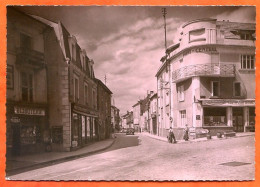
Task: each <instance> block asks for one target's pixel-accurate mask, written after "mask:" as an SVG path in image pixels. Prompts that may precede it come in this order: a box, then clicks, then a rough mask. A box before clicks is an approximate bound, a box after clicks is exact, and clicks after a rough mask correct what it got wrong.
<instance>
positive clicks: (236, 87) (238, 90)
mask: <svg viewBox="0 0 260 187" xmlns="http://www.w3.org/2000/svg"><path fill="white" fill-rule="evenodd" d="M234 96H241V84H240V82H235V83H234Z"/></svg>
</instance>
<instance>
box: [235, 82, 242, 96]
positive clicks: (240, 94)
mask: <svg viewBox="0 0 260 187" xmlns="http://www.w3.org/2000/svg"><path fill="white" fill-rule="evenodd" d="M236 84H239V95H236V86H235V85H236ZM241 91H242V90H241V82H234V83H233V96H234V97H241V96H242V93H241Z"/></svg>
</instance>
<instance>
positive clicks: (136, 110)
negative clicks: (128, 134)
mask: <svg viewBox="0 0 260 187" xmlns="http://www.w3.org/2000/svg"><path fill="white" fill-rule="evenodd" d="M140 103H141V101H138V102H137V103H136V104H134V105H133V123H134V129H135V132H140V131H141V129H140V122H141V115H140V113H141V104H140Z"/></svg>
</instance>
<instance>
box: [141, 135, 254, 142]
mask: <svg viewBox="0 0 260 187" xmlns="http://www.w3.org/2000/svg"><path fill="white" fill-rule="evenodd" d="M144 136H147V137H149V138H152V139H155V140H159V141H162V142H167V143H168V141H167V140H162V139H159V138H157V137H152V136H149V135H146V134H144ZM247 136H255V134H247V135H243V136H234V137H227V138H224V137H223V138H216V139H209V140H208V139H202V140H199V141H192V140H191V141H181V142H178V140H177V143H175V144H188V143H198V142H205V141H217V140H227V139H231V138H242V137H247ZM179 141H180V140H179Z"/></svg>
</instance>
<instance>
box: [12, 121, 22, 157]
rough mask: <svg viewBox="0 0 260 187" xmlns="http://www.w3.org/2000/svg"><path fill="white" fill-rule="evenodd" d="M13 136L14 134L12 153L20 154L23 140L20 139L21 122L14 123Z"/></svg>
mask: <svg viewBox="0 0 260 187" xmlns="http://www.w3.org/2000/svg"><path fill="white" fill-rule="evenodd" d="M12 130H13V136H12V145H13V147H12V154H13V155H20V150H21V141H20V124H14V125H12Z"/></svg>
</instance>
